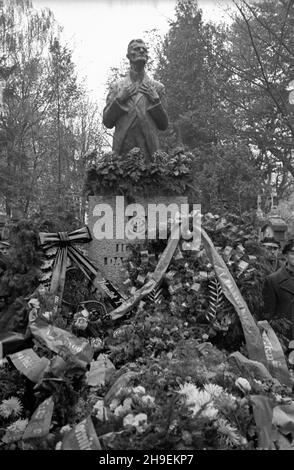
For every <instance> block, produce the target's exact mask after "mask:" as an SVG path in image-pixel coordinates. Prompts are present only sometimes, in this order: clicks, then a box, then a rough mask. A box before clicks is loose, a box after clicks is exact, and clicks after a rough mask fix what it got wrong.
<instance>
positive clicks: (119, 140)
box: [103, 73, 168, 155]
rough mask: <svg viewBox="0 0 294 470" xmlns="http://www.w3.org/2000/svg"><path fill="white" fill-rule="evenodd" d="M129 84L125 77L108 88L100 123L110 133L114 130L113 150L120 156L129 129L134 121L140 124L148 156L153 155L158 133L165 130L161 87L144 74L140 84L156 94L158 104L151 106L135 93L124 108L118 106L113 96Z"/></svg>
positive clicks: (142, 96)
mask: <svg viewBox="0 0 294 470" xmlns="http://www.w3.org/2000/svg"><path fill="white" fill-rule="evenodd" d="M132 83H133V82H132V80H131V77H130V74H129V73H128V75H127V76H126V77H125V78H124V79H122V80H120V81H118V82H116V83H114V84H113V85H112V86H111V88H110V91H109V94H108V96H107V100H106V107H105V108H104V111H103V123H104V125H105V126H106V127H107V128H109V129H111V128H112V127H114V126H115V132H114V136H113V150H114V151H115V152H117V153H118V154H119V153H120V150H121V149H122V147H123V142H124V140H125V138H126V136H127V133H128V131H129V129H130V128H131V126H132V125H133V123H134V121H136V120H137V122H139V124H140V128H141V131H142V133H143V136H144V140H145V144H146V147H147V148H148V152H149V154H150V155H152V153H153V152H155V151H156V150H158V148H159V141H158V136H157V129H159V130H165V129H167V126H168V117H167V114H166V111H165V109H164V106H163V103H162V100H163V99H164V91H165V90H164V85H162V83H160V82H158V81H156V80H153V79H151V78H149V77H148V76H147V75H146V74H145V76H144V79H143V83H146V84H149V85H151V86H152V87H153V88H154V89H155V90H156V91H157V93H158V95H159V98H160V102H159V103H158V104H156V105H153V104H152V103H150V101H149V100H148V98H147V96H146V95H144V94H143V93H140V92H138V93H137V94H136V95H133V96H132V97H131V98H130V99H129V100H128V101H127V102H126V103H125V104H124V105H121V104H119V103H118V101H117V100H116V96H117V95H118V93H119V92H120V90H121V89H123V88H124V87H125V86H128V85H131V84H132Z"/></svg>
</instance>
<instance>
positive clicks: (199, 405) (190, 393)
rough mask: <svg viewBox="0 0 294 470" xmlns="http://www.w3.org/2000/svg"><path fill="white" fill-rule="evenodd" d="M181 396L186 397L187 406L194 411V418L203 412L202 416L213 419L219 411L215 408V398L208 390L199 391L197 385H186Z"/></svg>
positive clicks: (181, 391)
mask: <svg viewBox="0 0 294 470" xmlns="http://www.w3.org/2000/svg"><path fill="white" fill-rule="evenodd" d="M179 393H180V394H182V395H185V397H186V404H187V405H189V406H190V408H191V410H192V411H193V416H195V415H196V414H197V413H199V412H201V413H200V414H201V416H203V417H206V418H209V419H213V418H214V417H215V416H216V415H217V413H218V410H217V409H216V408H215V407H214V406H213V396H212V395H211V394H210V393H208V392H207V391H206V390H199V389H198V388H197V387H196V386H195V385H193V384H191V383H190V384H189V383H185V384H184V385H183V386H181V387H180V391H179Z"/></svg>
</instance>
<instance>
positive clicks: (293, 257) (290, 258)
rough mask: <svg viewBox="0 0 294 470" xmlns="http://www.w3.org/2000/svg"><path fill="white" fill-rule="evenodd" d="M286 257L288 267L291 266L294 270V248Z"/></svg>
mask: <svg viewBox="0 0 294 470" xmlns="http://www.w3.org/2000/svg"><path fill="white" fill-rule="evenodd" d="M286 256H287V263H288V265H289V266H291V267H292V268H294V248H292V250H290V251H288V252H287V255H286Z"/></svg>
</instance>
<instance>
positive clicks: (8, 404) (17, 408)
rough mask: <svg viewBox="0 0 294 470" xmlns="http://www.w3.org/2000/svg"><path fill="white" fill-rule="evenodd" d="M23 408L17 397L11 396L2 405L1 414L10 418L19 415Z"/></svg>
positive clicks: (0, 407)
mask: <svg viewBox="0 0 294 470" xmlns="http://www.w3.org/2000/svg"><path fill="white" fill-rule="evenodd" d="M22 410H23V407H22V404H21V402H20V401H19V399H18V398H16V397H10V398H8V399H7V400H3V401H2V403H1V405H0V416H2V418H9V417H10V416H19V415H21V413H22Z"/></svg>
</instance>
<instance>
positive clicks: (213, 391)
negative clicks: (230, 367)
mask: <svg viewBox="0 0 294 470" xmlns="http://www.w3.org/2000/svg"><path fill="white" fill-rule="evenodd" d="M204 390H205V391H206V392H207V393H209V395H211V396H212V397H213V398H216V397H219V396H220V395H221V394H222V393H223V392H224V389H223V387H221V386H220V385H216V384H212V383H208V384H205V385H204Z"/></svg>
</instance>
